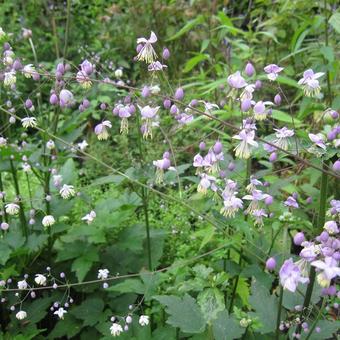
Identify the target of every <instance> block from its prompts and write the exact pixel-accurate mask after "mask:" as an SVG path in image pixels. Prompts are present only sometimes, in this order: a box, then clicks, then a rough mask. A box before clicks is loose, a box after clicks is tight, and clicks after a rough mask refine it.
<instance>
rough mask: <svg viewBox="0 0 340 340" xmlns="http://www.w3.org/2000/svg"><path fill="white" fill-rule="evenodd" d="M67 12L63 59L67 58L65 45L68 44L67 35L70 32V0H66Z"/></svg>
mask: <svg viewBox="0 0 340 340" xmlns="http://www.w3.org/2000/svg"><path fill="white" fill-rule="evenodd" d="M66 10H67V13H66V27H65V43H64V53H63V57H64V59H66V58H67V46H68V36H69V33H70V16H71V0H67V9H66Z"/></svg>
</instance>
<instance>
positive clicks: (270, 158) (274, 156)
mask: <svg viewBox="0 0 340 340" xmlns="http://www.w3.org/2000/svg"><path fill="white" fill-rule="evenodd" d="M276 160H277V153H276V152H272V153H271V154H270V155H269V162H271V163H274V162H275V161H276Z"/></svg>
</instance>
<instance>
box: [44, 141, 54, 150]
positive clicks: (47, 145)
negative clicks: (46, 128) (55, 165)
mask: <svg viewBox="0 0 340 340" xmlns="http://www.w3.org/2000/svg"><path fill="white" fill-rule="evenodd" d="M46 147H47V149H49V150H52V149H54V148H55V144H54V142H53V140H52V139H50V140H49V141H48V142H47V143H46Z"/></svg>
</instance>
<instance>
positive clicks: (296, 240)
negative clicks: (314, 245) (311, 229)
mask: <svg viewBox="0 0 340 340" xmlns="http://www.w3.org/2000/svg"><path fill="white" fill-rule="evenodd" d="M304 240H305V234H304V233H303V232H302V231H300V232H299V233H297V234H295V236H294V244H295V245H296V246H301V244H302V242H303V241H304Z"/></svg>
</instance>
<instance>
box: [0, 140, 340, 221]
mask: <svg viewBox="0 0 340 340" xmlns="http://www.w3.org/2000/svg"><path fill="white" fill-rule="evenodd" d="M0 139H1V138H0ZM0 145H1V143H0ZM330 204H331V208H330V209H329V210H328V212H327V214H328V215H337V214H340V200H331V202H330Z"/></svg>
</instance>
